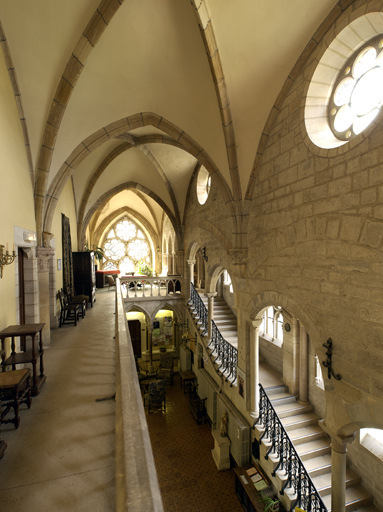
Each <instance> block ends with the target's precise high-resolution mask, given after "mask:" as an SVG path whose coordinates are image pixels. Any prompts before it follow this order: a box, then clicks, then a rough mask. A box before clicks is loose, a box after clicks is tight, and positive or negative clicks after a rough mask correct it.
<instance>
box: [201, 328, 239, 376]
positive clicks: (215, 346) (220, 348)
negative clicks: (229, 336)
mask: <svg viewBox="0 0 383 512" xmlns="http://www.w3.org/2000/svg"><path fill="white" fill-rule="evenodd" d="M211 324H212V326H211V340H210V343H209V345H208V347H209V348H211V349H212V354H213V356H214V357H215V360H214V362H215V363H220V366H219V367H218V368H217V370H218V371H220V372H222V373H223V374H224V375H225V377H226V380H230V381H231V384H234V382H235V381H236V380H237V364H238V349H237V348H236V347H234V346H233V345H232V344H231V343H229V342H228V341H226V340H225V338H224V337H223V336H222V334H221V332H220V330H219V329H218V327H217V326H216V323H215V322H214V320H212V321H211Z"/></svg>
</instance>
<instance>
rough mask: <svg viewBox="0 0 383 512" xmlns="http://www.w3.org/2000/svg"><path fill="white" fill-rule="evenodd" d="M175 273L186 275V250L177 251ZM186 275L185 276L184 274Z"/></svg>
mask: <svg viewBox="0 0 383 512" xmlns="http://www.w3.org/2000/svg"><path fill="white" fill-rule="evenodd" d="M175 265H176V266H175V273H176V274H178V275H181V276H184V273H185V270H184V251H177V252H176V263H175ZM184 277H185V276H184Z"/></svg>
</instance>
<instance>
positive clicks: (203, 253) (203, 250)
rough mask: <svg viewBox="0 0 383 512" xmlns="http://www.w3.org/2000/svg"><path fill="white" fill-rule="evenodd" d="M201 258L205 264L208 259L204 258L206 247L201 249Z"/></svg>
mask: <svg viewBox="0 0 383 512" xmlns="http://www.w3.org/2000/svg"><path fill="white" fill-rule="evenodd" d="M202 258H203V259H204V261H206V262H207V260H208V257H207V256H206V247H203V249H202Z"/></svg>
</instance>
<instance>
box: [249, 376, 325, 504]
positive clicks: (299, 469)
mask: <svg viewBox="0 0 383 512" xmlns="http://www.w3.org/2000/svg"><path fill="white" fill-rule="evenodd" d="M259 388H260V399H259V418H258V420H257V421H256V422H255V424H258V425H262V427H263V428H264V432H263V433H262V435H261V437H260V441H261V440H262V439H264V438H267V439H268V442H269V443H270V447H269V449H268V450H267V453H266V455H265V458H266V459H267V458H268V456H269V455H270V454H271V453H273V454H275V455H276V457H277V459H278V462H277V465H276V466H275V468H274V470H273V472H272V475H273V476H275V473H276V471H277V470H283V471H284V472H285V474H286V476H287V480H286V482H285V483H284V485H283V487H282V490H281V491H280V493H281V494H283V493H284V490H285V489H286V488H287V487H288V488H291V489H292V490H293V492H294V495H295V497H296V498H295V502H294V507H299V508H302V509H303V510H306V511H307V512H327V509H326V506H325V505H324V503H323V501H322V498H321V496H320V494H319V493H318V491H317V489H316V488H315V486H314V484H313V482H312V480H311V478H310V476H309V474H308V472H307V470H306V468H305V467H304V465H303V462H302V461H301V458H300V457H299V455H298V453H297V452H296V450H295V447H294V445H293V443H292V442H291V440H290V438H289V436H288V434H287V432H286V430H285V428H284V427H283V425H282V423H281V420H280V419H279V417H278V414H277V413H276V412H275V409H274V407H273V405H272V404H271V402H270V400H269V397H268V396H267V394H266V392H265V390H264V389H263V387H262V385H261V384H259ZM294 507H292V510H293V509H294Z"/></svg>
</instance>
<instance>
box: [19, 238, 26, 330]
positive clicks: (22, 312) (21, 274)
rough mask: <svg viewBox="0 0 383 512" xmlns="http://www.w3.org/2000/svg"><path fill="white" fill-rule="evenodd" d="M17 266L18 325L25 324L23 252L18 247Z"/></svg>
mask: <svg viewBox="0 0 383 512" xmlns="http://www.w3.org/2000/svg"><path fill="white" fill-rule="evenodd" d="M17 264H18V266H19V312H20V324H25V292H24V252H23V250H22V249H21V248H20V247H19V248H18V251H17Z"/></svg>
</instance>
